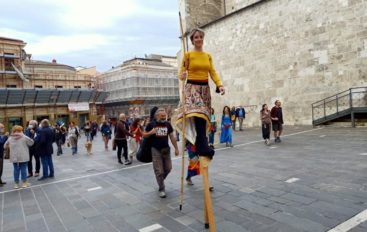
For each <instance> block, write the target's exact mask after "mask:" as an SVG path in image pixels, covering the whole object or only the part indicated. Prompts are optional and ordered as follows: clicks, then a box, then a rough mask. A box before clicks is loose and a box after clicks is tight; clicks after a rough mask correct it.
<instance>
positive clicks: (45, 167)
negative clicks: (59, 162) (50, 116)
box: [34, 119, 55, 180]
mask: <svg viewBox="0 0 367 232" xmlns="http://www.w3.org/2000/svg"><path fill="white" fill-rule="evenodd" d="M40 126H41V128H40V129H39V130H38V131H37V136H36V138H35V141H34V142H35V144H36V150H37V152H38V154H39V155H40V157H41V161H42V171H43V176H42V177H41V178H39V179H38V180H45V179H46V178H53V177H54V176H55V175H54V165H53V162H52V154H53V153H54V149H53V147H52V144H53V143H54V142H55V133H54V131H53V129H51V127H50V122H49V121H48V120H47V119H43V120H42V122H41V123H40ZM49 171H50V172H49Z"/></svg>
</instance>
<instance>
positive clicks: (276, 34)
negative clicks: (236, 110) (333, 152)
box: [180, 0, 367, 126]
mask: <svg viewBox="0 0 367 232" xmlns="http://www.w3.org/2000/svg"><path fill="white" fill-rule="evenodd" d="M203 2H206V3H208V2H211V3H212V4H216V8H218V9H219V8H221V7H223V5H224V7H223V8H224V9H223V15H221V16H219V17H218V15H215V14H212V15H213V16H212V20H210V19H208V13H207V11H211V9H212V8H213V7H211V8H205V7H202V8H197V7H196V6H197V5H198V4H200V3H203ZM193 6H194V7H193ZM366 9H367V1H361V0H338V1H323V0H307V1H298V0H252V1H251V0H242V1H241V0H226V1H204V0H198V1H189V0H187V1H185V0H182V1H180V10H181V11H182V10H186V11H189V12H186V13H184V14H183V15H184V17H185V19H184V21H185V31H190V29H191V28H192V27H194V26H200V27H202V28H203V29H204V30H205V32H206V36H205V50H206V51H208V52H210V53H211V54H212V56H213V61H214V65H215V67H216V69H217V71H218V73H219V74H220V76H221V78H222V80H223V83H224V85H225V87H226V89H227V94H226V95H225V97H220V96H218V95H217V94H214V93H213V103H214V108H215V109H216V111H217V112H221V111H222V108H223V106H224V105H230V106H238V105H245V106H248V109H249V110H248V111H249V114H248V115H247V118H246V121H245V124H246V125H248V126H258V125H260V122H259V110H260V108H261V105H262V104H263V103H267V104H268V105H270V106H273V103H274V101H275V100H276V99H280V100H281V101H282V102H283V111H284V118H285V123H286V124H291V125H310V124H311V114H312V110H311V104H312V103H313V102H315V101H318V100H321V99H323V98H325V97H328V96H331V95H333V94H336V93H338V92H341V91H343V90H347V89H349V88H351V87H357V86H367V15H366ZM207 21H210V22H207ZM193 22H199V24H195V23H193ZM201 22H203V23H201Z"/></svg>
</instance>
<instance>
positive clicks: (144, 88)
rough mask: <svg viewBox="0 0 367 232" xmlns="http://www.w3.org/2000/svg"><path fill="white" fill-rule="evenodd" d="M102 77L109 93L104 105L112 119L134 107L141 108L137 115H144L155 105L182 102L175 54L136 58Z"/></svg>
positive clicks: (105, 88) (105, 89)
mask: <svg viewBox="0 0 367 232" xmlns="http://www.w3.org/2000/svg"><path fill="white" fill-rule="evenodd" d="M163 61H165V62H167V63H165V62H163ZM170 64H176V66H172V65H170ZM98 78H99V79H101V81H102V83H103V84H102V86H103V90H104V91H106V92H109V97H108V98H107V99H106V101H105V104H104V107H105V112H106V116H107V117H109V118H116V117H117V116H118V115H119V114H120V113H125V114H127V115H129V114H131V109H137V110H138V112H135V114H138V115H140V116H143V115H149V110H150V109H151V108H152V107H153V106H157V107H165V108H176V107H177V105H178V101H179V92H178V91H179V90H178V78H177V60H176V58H175V57H167V56H160V55H151V56H147V57H146V58H134V59H131V60H127V61H125V62H123V63H122V64H121V65H119V66H117V67H114V68H112V69H111V70H109V71H107V72H104V73H102V74H101V75H100V76H99V77H98ZM129 109H130V111H129Z"/></svg>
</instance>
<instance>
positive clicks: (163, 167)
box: [152, 147, 172, 191]
mask: <svg viewBox="0 0 367 232" xmlns="http://www.w3.org/2000/svg"><path fill="white" fill-rule="evenodd" d="M152 161H153V170H154V174H155V178H156V179H157V183H158V186H159V191H165V186H164V180H165V179H166V177H167V176H168V174H169V173H170V172H171V169H172V161H171V155H170V154H165V155H163V154H162V153H161V152H160V151H158V150H157V149H155V148H154V147H152Z"/></svg>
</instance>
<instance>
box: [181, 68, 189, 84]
mask: <svg viewBox="0 0 367 232" xmlns="http://www.w3.org/2000/svg"><path fill="white" fill-rule="evenodd" d="M187 76H188V72H187V70H186V71H184V72H182V73H181V76H180V80H181V81H184V80H186V79H187Z"/></svg>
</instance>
